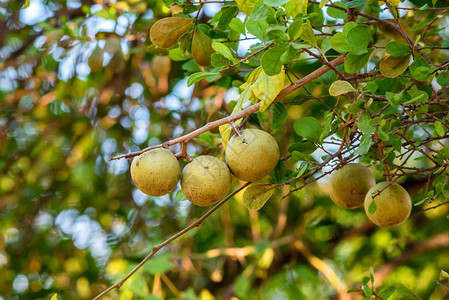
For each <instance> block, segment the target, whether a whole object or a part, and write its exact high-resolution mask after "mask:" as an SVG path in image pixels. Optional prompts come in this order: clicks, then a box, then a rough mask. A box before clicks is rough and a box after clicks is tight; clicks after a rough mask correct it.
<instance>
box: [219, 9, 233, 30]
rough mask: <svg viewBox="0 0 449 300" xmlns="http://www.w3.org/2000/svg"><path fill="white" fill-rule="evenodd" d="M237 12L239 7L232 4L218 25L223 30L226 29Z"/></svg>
mask: <svg viewBox="0 0 449 300" xmlns="http://www.w3.org/2000/svg"><path fill="white" fill-rule="evenodd" d="M236 13H237V7H235V6H232V7H229V8H228V9H226V10H225V11H224V12H223V13H222V15H221V17H220V21H219V22H218V25H217V27H218V28H219V29H221V30H226V29H227V27H228V26H229V23H230V22H231V21H232V20H233V19H234V16H235V14H236Z"/></svg>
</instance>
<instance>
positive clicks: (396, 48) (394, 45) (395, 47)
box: [385, 41, 411, 57]
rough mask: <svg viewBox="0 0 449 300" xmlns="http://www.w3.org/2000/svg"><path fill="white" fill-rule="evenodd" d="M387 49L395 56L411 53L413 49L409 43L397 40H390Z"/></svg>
mask: <svg viewBox="0 0 449 300" xmlns="http://www.w3.org/2000/svg"><path fill="white" fill-rule="evenodd" d="M385 50H386V51H387V53H388V54H390V55H391V56H393V57H403V56H406V55H408V54H410V53H411V50H410V48H409V47H408V46H407V45H404V44H401V43H399V42H396V41H391V42H389V43H388V44H387V45H386V46H385Z"/></svg>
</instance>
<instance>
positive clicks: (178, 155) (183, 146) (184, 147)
mask: <svg viewBox="0 0 449 300" xmlns="http://www.w3.org/2000/svg"><path fill="white" fill-rule="evenodd" d="M175 156H176V158H177V159H180V158H181V157H184V158H185V159H186V160H187V161H188V162H189V163H190V162H192V160H193V159H192V158H191V157H190V155H189V154H187V142H186V143H182V144H181V151H180V152H178V153H176V154H175Z"/></svg>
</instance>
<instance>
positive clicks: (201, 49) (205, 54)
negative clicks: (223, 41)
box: [192, 27, 226, 67]
mask: <svg viewBox="0 0 449 300" xmlns="http://www.w3.org/2000/svg"><path fill="white" fill-rule="evenodd" d="M225 47H226V46H225ZM213 53H214V49H213V48H212V40H211V39H210V38H209V37H208V36H207V35H206V34H205V33H204V32H203V31H202V30H201V29H199V28H198V27H197V28H196V29H195V32H194V33H193V40H192V57H193V59H194V60H195V62H196V63H197V64H199V65H200V66H204V67H207V66H210V64H211V57H212V54H213Z"/></svg>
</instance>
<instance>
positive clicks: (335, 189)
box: [329, 163, 376, 209]
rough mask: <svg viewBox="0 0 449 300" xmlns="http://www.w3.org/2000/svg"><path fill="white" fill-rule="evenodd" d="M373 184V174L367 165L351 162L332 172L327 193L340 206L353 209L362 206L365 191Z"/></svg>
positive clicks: (374, 181)
mask: <svg viewBox="0 0 449 300" xmlns="http://www.w3.org/2000/svg"><path fill="white" fill-rule="evenodd" d="M375 184H376V180H375V179H374V175H373V174H372V173H371V171H370V170H369V169H368V168H367V167H365V166H364V165H362V164H357V163H351V164H347V165H345V166H343V167H342V168H341V169H338V170H336V171H335V172H333V173H332V175H331V176H330V178H329V195H330V197H331V199H332V201H333V202H334V203H335V204H337V205H338V206H340V207H341V208H345V209H353V208H357V207H361V206H363V202H364V200H365V196H366V193H367V192H368V191H369V189H370V188H372V187H373V186H374V185H375Z"/></svg>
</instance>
